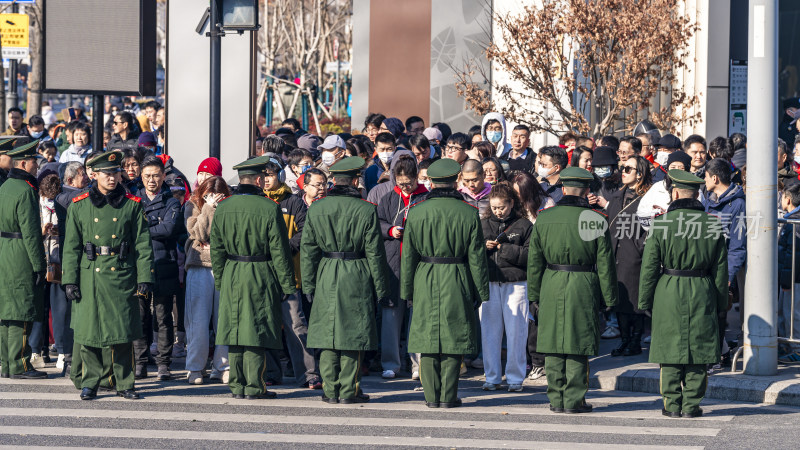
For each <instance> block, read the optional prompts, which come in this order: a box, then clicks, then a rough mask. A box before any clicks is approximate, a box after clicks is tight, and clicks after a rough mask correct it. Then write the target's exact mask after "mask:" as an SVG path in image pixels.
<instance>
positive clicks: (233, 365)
mask: <svg viewBox="0 0 800 450" xmlns="http://www.w3.org/2000/svg"><path fill="white" fill-rule="evenodd" d="M269 159H270V157H269V156H259V157H257V158H253V159H249V160H247V161H244V162H241V163H239V164H237V165H235V166H233V168H234V170H237V171H238V172H239V186H238V187H237V189H236V193H235V194H234V195H232V196H230V197H228V198H226V199H225V200H223V201H221V202H220V203H219V205H218V206H217V210H216V212H215V213H214V220H213V222H212V223H211V234H210V245H211V266H212V270H213V273H214V287H215V288H216V289H217V290H218V291H219V294H220V298H219V320H218V322H217V323H218V324H217V344H218V345H227V346H228V360H229V362H230V375H229V379H228V387H229V388H230V390H231V394H232V396H233V397H234V398H247V399H250V400H255V399H271V398H275V397H276V394H275V393H274V392H270V391H268V390H267V384H266V380H264V371H265V369H266V364H267V359H266V358H267V355H266V353H267V349H274V350H280V349H281V348H283V344H282V342H281V316H282V311H281V301H282V300H283V298H284V295H292V294H294V293H295V292H297V288H296V287H295V280H294V271H293V269H292V255H291V250H290V249H289V239H288V238H287V231H286V224H285V222H284V221H283V220H281V219H282V217H281V216H282V215H281V208H280V206H278V204H277V203H275V202H274V201H272V200H270V199H268V198H266V196H265V195H264V170H265V168H266V164H267V162H268V161H269Z"/></svg>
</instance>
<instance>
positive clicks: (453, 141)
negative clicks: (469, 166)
mask: <svg viewBox="0 0 800 450" xmlns="http://www.w3.org/2000/svg"><path fill="white" fill-rule="evenodd" d="M471 146H472V141H471V140H470V138H469V136H468V135H466V134H464V133H453V134H451V135H450V136H449V137H448V138H447V141H446V144H445V146H444V148H442V158H446V159H452V160H454V161H455V162H457V163H459V164H464V161H466V160H467V159H469V156H467V150H469V149H470V147H471Z"/></svg>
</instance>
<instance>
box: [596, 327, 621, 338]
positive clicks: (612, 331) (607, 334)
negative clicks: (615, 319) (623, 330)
mask: <svg viewBox="0 0 800 450" xmlns="http://www.w3.org/2000/svg"><path fill="white" fill-rule="evenodd" d="M618 337H619V328H617V327H606V331H604V332H603V334H601V335H600V338H601V339H616V338H618Z"/></svg>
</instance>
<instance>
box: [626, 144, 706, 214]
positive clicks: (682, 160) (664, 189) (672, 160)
mask: <svg viewBox="0 0 800 450" xmlns="http://www.w3.org/2000/svg"><path fill="white" fill-rule="evenodd" d="M691 162H692V158H691V157H690V156H689V155H687V154H686V153H685V152H683V151H682V150H678V151H675V152H672V153H670V154H669V157H668V158H667V160H666V162H665V164H664V166H663V167H664V169H666V170H667V171H669V170H673V169H677V170H685V171H688V170H689V168H690V167H691ZM669 187H670V180H669V177H667V178H665V179H663V180H661V181H658V182H655V181H654V183H653V186H652V187H651V188H650V189H649V190H648V191H647V193H646V194H644V196H643V197H642V200H641V201H640V202H639V206H638V208H637V210H636V215H637V216H638V217H639V220H640V221H641V223H642V227H643V228H644V229H645V230H649V229H650V223H651V222H652V221H653V219H654V218H655V217H656V216H657V215H659V214H664V213H665V212H667V208H669V203H670V196H669Z"/></svg>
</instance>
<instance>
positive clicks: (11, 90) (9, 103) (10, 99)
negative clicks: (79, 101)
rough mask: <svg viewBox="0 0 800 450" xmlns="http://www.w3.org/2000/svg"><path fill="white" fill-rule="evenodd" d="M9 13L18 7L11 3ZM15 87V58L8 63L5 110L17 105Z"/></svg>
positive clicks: (15, 11)
mask: <svg viewBox="0 0 800 450" xmlns="http://www.w3.org/2000/svg"><path fill="white" fill-rule="evenodd" d="M11 13H12V14H16V13H19V5H17V4H16V3H13V4H12V5H11ZM17 87H18V84H17V60H16V59H15V58H11V59H9V61H8V93H7V94H6V108H16V107H17V106H18V105H19V102H18V100H19V95H18V94H17ZM69 106H72V105H69Z"/></svg>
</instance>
